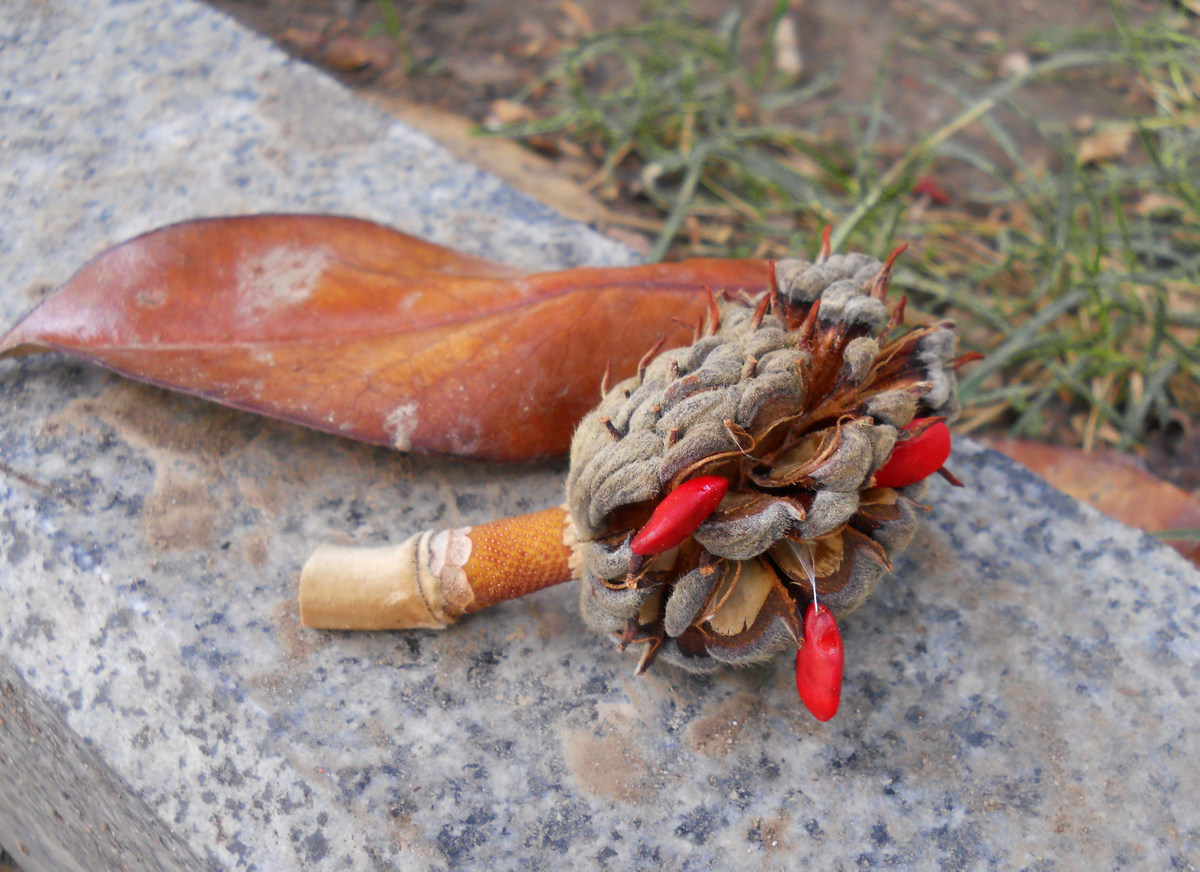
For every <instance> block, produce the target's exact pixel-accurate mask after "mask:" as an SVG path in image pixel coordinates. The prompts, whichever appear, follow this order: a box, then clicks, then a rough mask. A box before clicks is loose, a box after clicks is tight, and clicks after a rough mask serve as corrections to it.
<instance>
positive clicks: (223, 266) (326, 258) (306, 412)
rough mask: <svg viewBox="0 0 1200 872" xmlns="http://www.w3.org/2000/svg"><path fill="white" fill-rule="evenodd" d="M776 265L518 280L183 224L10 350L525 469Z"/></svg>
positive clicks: (694, 266) (460, 259) (99, 277)
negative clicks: (82, 362)
mask: <svg viewBox="0 0 1200 872" xmlns="http://www.w3.org/2000/svg"><path fill="white" fill-rule="evenodd" d="M768 277H769V267H768V263H767V261H752V260H719V259H712V260H691V261H683V262H681V263H674V264H653V265H648V266H637V267H624V268H619V267H610V268H589V267H580V268H576V269H570V270H563V271H559V272H549V273H524V272H522V271H520V270H517V269H514V268H512V267H508V266H505V265H503V264H498V263H494V262H492V261H487V260H483V259H480V258H476V257H471V256H468V255H464V254H460V253H458V252H455V251H452V250H450V249H447V248H442V247H441V246H437V245H433V244H432V243H428V242H424V241H422V240H419V239H415V238H413V237H411V236H406V235H404V234H402V233H399V232H397V231H395V230H391V229H389V228H387V227H383V226H381V225H378V224H372V223H370V222H366V221H360V220H357V219H352V218H339V217H332V216H318V215H257V216H247V217H237V218H217V219H206V220H200V221H191V222H187V223H185V224H177V225H174V226H171V227H166V228H163V229H161V230H156V231H154V232H151V233H148V234H146V235H144V236H140V237H138V238H136V239H133V240H131V241H129V242H126V243H124V244H122V245H118V246H115V247H114V248H111V249H109V250H107V251H105V252H104V253H102V254H101V255H100V256H98V257H96V258H95V259H94V260H92V261H91V262H90V263H88V264H87V265H86V266H84V267H83V269H81V270H80V271H79V272H78V273H76V274H75V276H73V277H72V278H71V279H70V281H68V282H67V283H66V284H65V285H63V287H62V288H60V289H59V290H58V292H57V293H55V294H54V295H53V296H51V297H50V298H48V299H47V300H46V301H45V302H43V303H42V304H41V305H40V306H39V307H38V308H36V309H35V310H34V311H33V312H31V313H30V314H29V315H27V316H26V317H25V318H24V319H23V320H22V321H21V322H20V323H19V324H18V325H17V326H16V327H14V328H13V330H12V331H10V332H9V333H8V334H7V335H6V336H4V337H3V338H0V357H7V356H17V355H21V354H32V353H37V352H41V351H51V350H57V351H66V352H68V353H70V354H73V355H75V356H77V357H81V358H84V359H87V360H91V361H94V362H96V363H99V364H101V365H103V366H106V367H108V368H109V369H113V370H115V371H117V372H119V373H122V374H124V375H128V376H130V377H132V378H136V379H140V380H142V381H146V382H150V383H152V384H157V385H161V386H164V387H169V388H176V389H178V390H182V391H186V392H188V393H191V394H195V395H198V396H202V397H206V398H208V399H211V400H215V401H217V402H220V403H224V404H226V405H230V406H234V407H236V408H239V409H247V410H249V411H253V412H260V413H262V414H266V415H271V416H273V417H277V418H283V419H285V420H289V421H294V422H296V423H299V424H304V425H306V426H309V427H314V428H316V429H318V430H325V431H327V432H330V433H336V434H338V435H342V436H348V437H351V438H354V439H361V440H364V441H367V442H374V443H378V444H385V445H391V446H393V447H395V448H398V449H402V450H413V451H421V452H430V453H436V454H454V455H461V456H470V457H479V458H484V459H490V460H525V459H531V458H535V457H544V456H549V455H554V454H559V453H562V452H564V451H566V449H567V445H568V443H569V441H570V436H571V432H572V430H573V428H574V426H575V423H576V421H577V420H578V419H579V418H580V417H582V415H583V414H584V413H585V412H587V411H588V409H590V408H591V407H592V406H593V405H595V403H596V402H597V400H598V399H599V384H600V378H601V375H602V373H603V372H604V368H605V364H606V362H607V361H609V360H611V361H612V373H613V378H614V380H616V379H620V378H624V377H625V376H627V375H630V374H632V372H633V371H634V369H635V368H636V366H637V362H638V360H639V359H640V358H641V356H642V355H643V354H644V353H645V351H646V350H647V348H649V347H650V346H651V345H653V344H654V342H655V341H656V340H657V339H658V337H659V336H660V335H662V334H667V342H668V347H669V345H671V344H674V345H679V344H683V343H685V342H687V341H689V340H690V331H689V330H688V329H687V328H685V327H683V326H682V325H680V324H677V323H675V322H674V321H672V319H673V318H679V319H682V320H683V321H688V322H695V321H698V320H699V318H700V317H701V315H702V313H703V312H704V311H705V307H706V302H705V299H706V298H705V294H704V291H703V289H704V288H705V287H711V288H712V289H713V290H714V291H720V290H722V289H730V290H735V289H738V288H742V289H746V290H748V291H751V292H755V291H761V290H763V289H765V288H766V286H767V282H768Z"/></svg>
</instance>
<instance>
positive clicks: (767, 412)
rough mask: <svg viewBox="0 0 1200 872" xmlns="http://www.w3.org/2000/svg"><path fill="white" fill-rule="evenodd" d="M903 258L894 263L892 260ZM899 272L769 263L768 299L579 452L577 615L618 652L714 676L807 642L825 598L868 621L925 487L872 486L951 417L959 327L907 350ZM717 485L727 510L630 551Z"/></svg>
mask: <svg viewBox="0 0 1200 872" xmlns="http://www.w3.org/2000/svg"><path fill="white" fill-rule="evenodd" d="M893 258H894V255H893ZM891 263H892V261H891V260H889V261H888V263H887V264H881V263H880V262H879V261H878V260H876V259H874V258H872V257H868V256H866V255H862V254H849V255H833V256H830V255H828V254H827V253H823V256H822V257H820V258H818V260H817V261H816V262H808V261H802V260H785V261H780V262H777V263H776V264H775V266H774V287H773V289H772V290H771V291H770V292H769V293H768V294H766V295H765V296H764V297H763V298H762V299H761V300H752V299H728V300H726V301H724V302H723V303H722V304H721V305H720V306H719V307H718V305H717V304H716V303H714V305H713V307H712V313H711V315H710V317H709V319H708V322H709V323H708V325H707V329H706V330H700V329H697V331H696V333H697V337H696V339H695V341H694V343H693V344H692V345H691V346H689V347H685V348H677V349H673V350H670V351H664V352H659V351H658V350H657V349H653V350H652V351H651V353H649V354H647V357H646V359H645V360H643V362H642V365H641V366H640V367H639V371H638V373H637V374H636V375H635V376H633V377H631V378H629V379H626V380H625V381H623V382H621V383H620V384H617V385H615V386H613V387H612V388H611V389H608V390H606V391H605V392H604V396H603V399H602V400H601V402H600V405H599V406H598V407H597V408H596V409H595V410H594V411H593V412H592V413H591V414H590V415H588V417H586V418H585V419H584V420H583V422H582V423H581V424H580V426H579V429H578V430H577V431H576V433H575V437H574V440H573V442H572V446H571V469H570V474H569V476H568V479H567V507H568V510H569V512H570V515H571V521H572V524H573V528H574V529H573V533H574V535H575V536H577V537H578V539H579V544H578V546H577V548H576V554H577V560H578V563H579V566H578V567H577V569H578V571H579V574H580V575H581V582H582V583H581V586H580V606H581V609H582V613H583V617H584V619H585V620H586V621H587V623H588V624H589V625H590V626H592V627H594V628H595V629H597V630H600V631H602V632H605V633H612V634H615V635H616V636H617V637H619V638H620V640H621V643H622V647H625V646H627V645H629V644H632V643H636V642H645V643H646V648H645V650H644V653H643V656H642V659H641V661H640V663H639V666H638V670H639V671H642V670H644V669H645V668H646V667H647V666H649V664H650V663H651V662H652V661H653V660H654V659H655V658H656V657H661V658H662V659H664V660H666V661H668V662H671V663H674V664H676V665H678V666H681V667H683V668H685V669H688V670H691V671H696V672H705V671H709V670H712V669H715V668H718V667H720V666H721V665H723V664H733V665H741V664H748V663H752V662H755V661H759V660H763V659H766V658H768V657H770V656H772V655H773V654H775V653H777V652H779V651H781V650H784V649H788V648H795V646H796V645H797V644H798V643H800V642H801V641H802V633H803V630H802V620H801V616H802V615H803V614H804V610H805V608H806V607H807V605H808V604H809V603H811V602H812V600H813V597H814V592H815V595H816V596H817V597H818V598H819V601H820V603H821V604H822V605H823V606H828V607H829V608H830V609H831V610H832V611H833V612H834V614H835V615H837V616H839V617H840V616H841V615H844V614H845V613H847V612H849V611H850V610H852V609H854V608H856V607H857V606H858V605H860V604H861V603H862V602H863V601H864V600H865V599H866V597H867V596H868V595H870V593H871V591H872V590H874V588H875V585H876V584H877V583H878V581H879V579H880V578H881V577H882V575H883V574H884V573H885V572H887V571H889V570H890V569H891V558H892V555H894V554H896V553H897V552H898V551H900V550H901V549H903V548H904V547H905V546H906V545H907V544H908V542H909V541H910V540H911V538H912V536H913V532H914V529H915V525H916V522H917V516H918V512H919V511H920V509H921V506H920V504H919V503H918V502H916V500H917V499H919V498H920V496H921V491H922V488H923V483H921V484H914V485H911V486H908V487H901V488H898V489H897V488H890V487H877V486H875V480H874V474H875V473H876V471H878V470H879V469H880V468H881V467H882V466H883V465H884V464H885V463H886V462H887V461H888V459H889V457H890V456H891V454H892V451H893V448H894V447H895V445H896V443H897V440H898V439H902V438H906V437H907V436H908V435H909V434H908V433H906V432H905V431H904V430H903V428H904V427H905V426H906V425H908V424H910V423H911V422H912V421H913V420H914V418H917V417H918V416H920V417H943V418H947V419H950V418H953V417H954V416H955V415H956V414H957V411H958V407H957V401H956V397H955V374H954V368H953V357H954V349H955V334H954V329H953V324H952V323H950V322H941V323H936V324H932V325H927V326H923V327H918V328H915V329H912V330H909V331H908V332H906V333H903V334H902V335H899V336H896V337H894V338H893V335H892V334H893V332H894V331H895V330H896V328H897V327H898V326H899V325H900V323H901V321H902V319H903V301H900V303H899V304H897V305H896V306H894V307H892V308H891V309H890V310H889V308H888V305H887V303H886V301H885V297H886V292H887V287H888V279H889V276H890V272H891ZM701 476H721V477H723V478H725V479H727V480H728V482H729V483H730V486H729V489H728V492H727V493H726V494H725V496H724V498H723V499H722V500H721V502H720V504H719V506H718V507H717V509H716V510H715V511H714V512H713V513H712V514H711V515H709V516H708V517H707V519H706V520H705V521H704V522H703V523H701V524H700V525H699V526H698V527H697V528H695V529H694V530H693V531H691V534H690V535H688V536H686V537H685V538H684V539H683V541H682V542H680V543H679V544H678V545H676V546H674V547H671V548H669V549H667V550H665V551H663V552H662V553H657V554H650V555H645V556H644V555H642V554H635V553H634V550H633V548H632V547H631V540H632V539H633V535H634V534H635V533H637V532H638V531H639V530H640V529H641V528H642V527H643V526H644V525H646V523H647V521H648V520H649V519H650V517H651V515H652V513H653V512H654V509H655V507H656V506H657V505H658V504H659V503H660V502H661V501H662V500H663V498H664V496H665V495H667V494H669V493H671V492H672V491H673V490H674V489H675V488H676V487H678V486H679V485H680V484H681V483H683V482H685V481H688V480H690V479H695V478H698V477H701Z"/></svg>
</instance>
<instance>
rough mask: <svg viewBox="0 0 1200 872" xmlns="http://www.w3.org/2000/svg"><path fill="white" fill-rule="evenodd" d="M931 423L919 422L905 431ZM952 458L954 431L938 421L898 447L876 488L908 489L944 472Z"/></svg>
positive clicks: (923, 419)
mask: <svg viewBox="0 0 1200 872" xmlns="http://www.w3.org/2000/svg"><path fill="white" fill-rule="evenodd" d="M927 420H928V418H916V419H914V420H913V422H912V423H911V424H909V425H908V426H907V427H905V428H904V429H905V430H906V431H911V430H913V429H915V428H916V427H918V426H920V425H922V424H923V423H924V422H925V421H927ZM949 456H950V428H949V427H947V426H946V425H945V423H943V422H942V421H938V422H936V423H935V424H932V425H930V426H929V427H927V428H926V429H925V430H924V431H923V432H921V433H920V434H919V435H917V436H912V437H910V438H908V439H903V440H901V441H899V442H897V443H896V447H895V448H893V449H892V456H891V457H889V458H888V459H887V463H885V464H884V465H883V466H882V467H881V468H880V469H879V471H878V472H876V473H875V486H876V487H904V486H906V485H910V484H916V483H917V482H919V481H920V480H921V479H923V478H926V477H927V476H930V475H933V474H934V473H935V472H937V471H938V470H939V469H941V468H942V464H943V463H945V462H946V458H947V457H949Z"/></svg>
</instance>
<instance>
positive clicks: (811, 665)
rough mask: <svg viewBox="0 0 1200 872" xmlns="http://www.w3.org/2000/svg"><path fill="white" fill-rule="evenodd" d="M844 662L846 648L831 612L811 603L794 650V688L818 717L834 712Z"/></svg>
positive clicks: (839, 699)
mask: <svg viewBox="0 0 1200 872" xmlns="http://www.w3.org/2000/svg"><path fill="white" fill-rule="evenodd" d="M845 664H846V651H845V648H844V647H843V646H842V634H841V631H840V630H838V625H837V620H836V619H835V618H834V617H833V612H831V611H829V609H827V608H821V607H820V606H818V605H817V604H816V603H810V604H809V606H808V611H807V612H805V614H804V642H803V643H802V644H801V645H800V650H799V651H797V652H796V690H797V691H799V693H800V701H801V702H802V703H804V707H805V708H807V709H808V710H809V711H810V712H811V713H812V716H813V717H814V718H816V719H817V720H818V721H827V720H829V719H830V718H832V717H833V716H834V715H836V714H837V710H838V704H839V703H841V701H842V672H843V670H844V668H845Z"/></svg>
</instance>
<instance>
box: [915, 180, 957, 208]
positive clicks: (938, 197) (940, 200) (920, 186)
mask: <svg viewBox="0 0 1200 872" xmlns="http://www.w3.org/2000/svg"><path fill="white" fill-rule="evenodd" d="M912 192H913V194H915V195H916V196H918V197H928V198H929V201H930V202H931V203H933V204H934V205H937V206H945V205H946V204H947V203H949V202H950V195H949V194H947V193H946V189H945V188H943V187H942V186H941V185H939V184H938V183H937V179H935V178H934V177H933V176H921V178H919V179H917V181H916V183H915V184H914V185H913V187H912Z"/></svg>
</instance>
